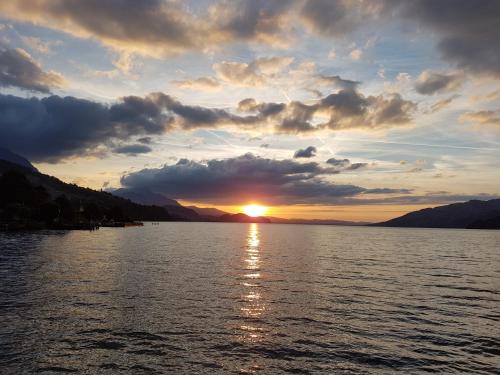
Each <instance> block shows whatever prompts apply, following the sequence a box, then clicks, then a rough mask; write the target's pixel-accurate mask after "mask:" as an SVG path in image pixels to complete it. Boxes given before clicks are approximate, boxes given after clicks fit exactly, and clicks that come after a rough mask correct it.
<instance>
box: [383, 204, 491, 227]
mask: <svg viewBox="0 0 500 375" xmlns="http://www.w3.org/2000/svg"><path fill="white" fill-rule="evenodd" d="M499 219H500V199H492V200H489V201H480V200H472V201H468V202H464V203H454V204H450V205H446V206H440V207H435V208H425V209H423V210H419V211H414V212H410V213H408V214H406V215H403V216H401V217H398V218H395V219H392V220H389V221H386V222H383V223H378V224H374V225H377V226H384V227H418V228H490V227H492V228H495V226H496V227H497V228H498V227H499V226H498V221H499Z"/></svg>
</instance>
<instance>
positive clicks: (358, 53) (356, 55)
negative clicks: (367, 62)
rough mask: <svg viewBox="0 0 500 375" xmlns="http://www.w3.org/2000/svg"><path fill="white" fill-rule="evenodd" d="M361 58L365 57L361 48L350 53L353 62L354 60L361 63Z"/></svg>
mask: <svg viewBox="0 0 500 375" xmlns="http://www.w3.org/2000/svg"><path fill="white" fill-rule="evenodd" d="M361 56H363V50H361V49H359V48H356V49H353V50H352V51H351V52H350V53H349V57H350V58H351V60H354V61H359V60H360V59H361Z"/></svg>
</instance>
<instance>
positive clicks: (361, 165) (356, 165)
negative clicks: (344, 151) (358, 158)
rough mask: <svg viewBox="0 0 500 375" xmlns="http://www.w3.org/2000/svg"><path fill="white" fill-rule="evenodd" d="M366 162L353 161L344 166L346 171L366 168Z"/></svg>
mask: <svg viewBox="0 0 500 375" xmlns="http://www.w3.org/2000/svg"><path fill="white" fill-rule="evenodd" d="M367 166H368V163H353V164H351V165H350V166H348V167H347V168H346V170H348V171H355V170H356V169H361V168H366V167H367Z"/></svg>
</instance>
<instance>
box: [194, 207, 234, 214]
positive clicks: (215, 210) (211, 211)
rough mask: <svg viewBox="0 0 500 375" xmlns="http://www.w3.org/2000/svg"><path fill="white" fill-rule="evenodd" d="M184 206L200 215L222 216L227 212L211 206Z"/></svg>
mask: <svg viewBox="0 0 500 375" xmlns="http://www.w3.org/2000/svg"><path fill="white" fill-rule="evenodd" d="M186 207H187V208H190V209H192V210H194V211H196V212H197V213H198V214H199V215H201V216H222V215H226V214H228V212H225V211H222V210H219V209H218V208H213V207H197V206H186Z"/></svg>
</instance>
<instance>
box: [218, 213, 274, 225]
mask: <svg viewBox="0 0 500 375" xmlns="http://www.w3.org/2000/svg"><path fill="white" fill-rule="evenodd" d="M217 221H222V222H227V223H270V222H271V220H269V219H268V218H267V217H264V216H258V217H252V216H248V215H245V214H242V213H239V214H225V215H222V216H219V217H218V218H217Z"/></svg>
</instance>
